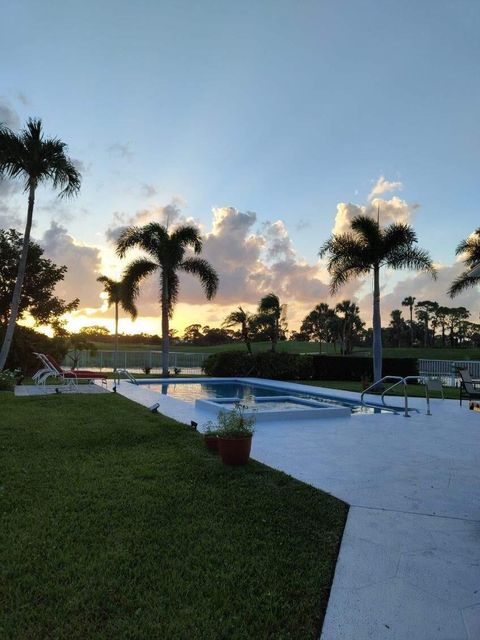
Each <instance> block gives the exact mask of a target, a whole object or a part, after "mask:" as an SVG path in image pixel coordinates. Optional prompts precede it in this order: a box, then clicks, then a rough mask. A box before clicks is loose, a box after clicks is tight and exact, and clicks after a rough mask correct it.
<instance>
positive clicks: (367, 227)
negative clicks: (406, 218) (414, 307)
mask: <svg viewBox="0 0 480 640" xmlns="http://www.w3.org/2000/svg"><path fill="white" fill-rule="evenodd" d="M416 242H417V235H416V233H415V231H414V230H413V229H412V228H411V227H410V226H409V225H408V224H401V223H392V224H390V225H388V226H387V227H385V228H381V227H380V223H379V222H378V221H377V220H374V219H373V218H370V217H369V216H365V215H360V216H355V217H354V218H353V220H352V222H351V231H349V232H346V233H341V234H337V235H335V234H334V235H332V237H331V238H330V239H329V240H327V241H326V242H325V243H324V244H323V246H322V247H321V249H320V257H324V256H327V257H328V262H327V268H328V272H329V274H330V276H331V282H330V290H331V293H332V295H333V294H335V293H336V292H337V291H338V289H339V288H340V287H341V286H342V285H343V284H345V283H346V282H348V280H350V278H352V277H353V278H356V277H359V276H364V275H367V274H369V273H372V272H373V375H374V381H375V382H378V381H379V380H380V379H381V377H382V321H381V316H380V269H381V268H382V267H388V268H390V269H415V270H425V271H428V272H430V273H431V274H432V276H433V277H436V275H435V269H434V267H433V264H432V260H431V258H430V255H429V254H428V252H427V251H424V250H423V249H420V248H418V247H416V246H415V244H416Z"/></svg>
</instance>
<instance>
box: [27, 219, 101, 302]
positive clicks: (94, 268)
mask: <svg viewBox="0 0 480 640" xmlns="http://www.w3.org/2000/svg"><path fill="white" fill-rule="evenodd" d="M39 244H40V245H41V246H42V247H43V249H44V250H45V256H46V257H47V258H50V259H51V260H53V262H55V264H57V265H66V266H67V268H68V271H67V273H66V275H65V279H64V280H63V282H61V283H59V285H58V287H57V294H58V295H59V296H60V297H61V298H63V299H64V300H67V301H70V300H72V299H73V298H80V305H81V307H98V306H99V303H100V299H99V294H100V290H101V286H100V284H99V283H98V282H97V281H96V279H97V277H98V270H99V268H100V249H98V248H97V247H92V246H88V245H84V244H79V243H77V242H76V241H75V240H74V238H73V237H72V236H71V235H70V234H69V233H68V231H67V229H66V228H65V227H62V226H61V225H59V224H57V223H56V222H52V223H51V225H50V228H49V229H47V230H46V231H45V233H44V234H43V236H42V238H40V240H39Z"/></svg>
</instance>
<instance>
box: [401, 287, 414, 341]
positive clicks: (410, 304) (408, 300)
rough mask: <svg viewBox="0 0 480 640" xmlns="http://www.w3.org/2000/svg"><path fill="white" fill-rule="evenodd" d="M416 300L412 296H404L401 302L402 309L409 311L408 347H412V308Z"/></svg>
mask: <svg viewBox="0 0 480 640" xmlns="http://www.w3.org/2000/svg"><path fill="white" fill-rule="evenodd" d="M415 300H416V298H414V296H406V297H405V298H404V299H403V300H402V307H408V308H409V310H410V346H411V347H412V346H413V306H414V304H415Z"/></svg>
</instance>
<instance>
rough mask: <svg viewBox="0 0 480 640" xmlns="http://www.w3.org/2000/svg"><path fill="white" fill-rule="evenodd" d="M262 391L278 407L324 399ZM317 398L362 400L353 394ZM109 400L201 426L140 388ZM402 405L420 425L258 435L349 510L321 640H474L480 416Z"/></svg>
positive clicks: (266, 428) (386, 421)
mask: <svg viewBox="0 0 480 640" xmlns="http://www.w3.org/2000/svg"><path fill="white" fill-rule="evenodd" d="M243 380H245V381H246V382H250V383H255V382H258V381H257V380H256V379H254V378H245V379H243ZM194 381H195V382H196V383H201V382H204V381H205V378H204V379H200V380H199V379H198V378H197V379H194ZM172 382H173V381H172ZM261 384H262V385H265V384H267V385H269V386H272V387H275V388H279V389H282V390H284V391H285V393H286V395H288V392H295V391H302V392H309V393H312V391H321V389H320V388H319V387H313V388H312V387H308V386H306V385H300V384H297V383H285V382H278V381H266V380H261ZM109 388H110V389H111V388H112V383H111V382H109ZM324 391H325V393H326V395H330V396H332V395H334V396H337V397H338V398H343V399H347V400H357V401H358V400H359V394H355V393H353V392H348V391H336V390H335V392H332V390H331V389H325V390H324ZM117 392H118V393H120V394H122V395H124V396H126V397H128V398H130V399H131V400H134V401H135V402H138V403H140V404H142V405H144V406H147V407H148V406H151V405H152V404H154V402H159V403H160V408H159V411H160V412H161V413H163V414H165V415H167V416H169V417H171V418H174V419H176V420H178V421H180V422H184V423H187V424H189V423H190V420H195V421H196V422H198V424H199V425H200V428H201V426H202V424H204V423H205V421H206V420H207V419H208V415H206V414H204V413H202V412H201V411H199V410H196V409H195V406H194V405H193V404H190V403H188V402H183V401H181V400H178V399H176V398H171V397H168V396H167V395H163V394H158V393H155V392H153V391H151V390H149V389H146V388H145V387H142V386H136V385H133V384H129V383H124V382H123V381H122V383H121V384H120V385H119V387H118V388H117ZM375 401H377V402H378V398H375ZM410 401H411V405H412V407H416V408H418V409H419V411H420V413H418V414H416V413H413V414H412V415H411V417H410V418H409V419H406V418H404V417H403V416H400V415H392V414H375V415H357V416H352V417H348V418H346V417H343V418H342V417H339V418H334V419H324V420H322V419H321V418H316V419H315V420H308V419H305V420H298V421H296V422H295V421H292V420H289V421H282V420H278V421H272V422H265V423H263V424H262V423H261V422H259V423H258V425H257V429H256V433H255V437H254V439H253V447H252V455H253V457H254V458H255V459H256V460H259V461H260V462H263V463H265V464H267V465H269V466H271V467H273V468H275V469H279V470H281V471H284V472H285V473H288V474H289V475H291V476H293V477H294V478H297V479H299V480H301V481H303V482H306V483H308V484H311V485H313V486H314V487H317V488H319V489H322V490H323V491H326V492H327V493H331V494H332V495H334V496H336V497H338V498H340V499H341V500H344V501H345V502H347V503H348V504H349V505H350V510H349V514H348V519H347V524H346V528H345V532H344V536H343V539H342V544H341V548H340V553H339V557H338V562H337V566H336V570H335V577H334V581H333V585H332V590H331V594H330V599H329V603H328V608H327V613H326V617H325V621H324V625H323V630H322V634H321V640H384V639H389V640H478V639H479V638H480V501H479V499H478V498H479V493H480V491H479V490H480V453H479V444H480V414H479V413H475V412H473V411H469V410H468V408H467V406H466V405H465V404H464V405H463V407H460V406H459V403H458V401H454V400H444V401H442V400H433V401H432V414H433V415H432V416H427V415H425V412H426V403H425V399H422V398H412V399H411V400H410Z"/></svg>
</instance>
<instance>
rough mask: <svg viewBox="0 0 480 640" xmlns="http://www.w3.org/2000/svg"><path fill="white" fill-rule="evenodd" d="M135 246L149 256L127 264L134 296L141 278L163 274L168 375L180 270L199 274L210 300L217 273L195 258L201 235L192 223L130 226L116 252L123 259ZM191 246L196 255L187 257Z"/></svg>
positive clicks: (164, 353) (164, 348)
mask: <svg viewBox="0 0 480 640" xmlns="http://www.w3.org/2000/svg"><path fill="white" fill-rule="evenodd" d="M133 248H138V249H142V250H143V251H144V252H145V253H146V254H147V255H148V258H146V257H144V258H136V259H135V260H133V262H132V263H131V264H130V265H129V266H128V267H127V269H126V271H125V276H124V277H125V278H127V279H128V280H129V282H131V286H132V287H133V290H134V297H136V295H137V294H138V287H139V283H140V282H141V280H143V279H144V278H146V277H147V276H149V275H151V274H153V273H154V272H155V271H158V272H159V275H160V303H161V307H162V371H163V375H164V376H168V354H169V346H170V340H169V319H170V317H171V316H172V314H173V309H174V306H175V303H176V301H177V299H178V293H179V284H180V283H179V278H178V273H177V272H178V271H184V272H186V273H190V274H192V275H194V276H197V277H198V278H199V280H200V282H201V284H202V287H203V289H204V291H205V294H206V296H207V299H208V300H211V299H212V298H213V297H214V295H215V294H216V292H217V288H218V275H217V272H216V271H215V269H214V268H213V267H212V266H211V265H210V264H209V263H208V262H207V261H206V260H204V259H203V258H199V257H196V256H198V254H199V253H201V251H202V238H201V236H200V233H199V231H198V229H196V228H195V227H194V226H192V225H183V226H180V227H177V229H175V230H174V231H172V232H171V233H170V232H169V231H168V229H167V227H165V226H163V225H161V224H159V223H158V222H150V223H149V224H146V225H144V226H143V227H136V226H132V227H128V228H127V229H125V230H124V231H123V233H122V234H121V235H120V238H119V239H118V242H117V254H118V255H119V256H120V257H121V258H123V257H124V256H125V254H126V253H127V252H128V251H129V250H130V249H133ZM188 248H192V249H193V252H194V253H195V254H196V256H193V257H185V252H186V250H187V249H188Z"/></svg>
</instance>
